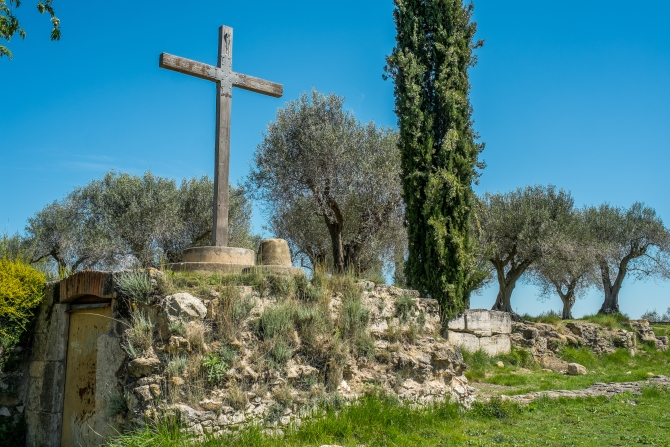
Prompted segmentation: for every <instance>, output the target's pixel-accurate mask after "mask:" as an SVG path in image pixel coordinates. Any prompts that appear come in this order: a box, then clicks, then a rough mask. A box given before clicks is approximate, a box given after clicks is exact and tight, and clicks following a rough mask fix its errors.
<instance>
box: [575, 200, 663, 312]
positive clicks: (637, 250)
mask: <svg viewBox="0 0 670 447" xmlns="http://www.w3.org/2000/svg"><path fill="white" fill-rule="evenodd" d="M583 213H584V217H585V219H586V223H587V228H588V231H589V233H590V236H591V238H592V239H593V240H594V241H595V244H596V246H597V247H598V253H597V255H596V258H597V262H598V267H599V270H600V271H599V272H598V273H599V275H598V277H599V281H597V285H598V287H599V288H600V289H601V290H602V291H603V292H604V295H605V296H604V300H603V304H602V306H601V308H600V310H599V311H598V313H601V314H614V313H618V312H619V292H620V290H621V285H622V284H623V281H624V279H625V277H626V276H627V275H633V276H634V277H636V278H637V279H643V278H648V277H656V278H667V277H668V271H670V258H669V257H668V247H670V232H669V231H668V230H667V228H665V226H664V225H663V221H662V220H661V218H660V217H659V216H658V215H657V214H656V211H655V210H654V209H653V208H650V207H648V206H645V205H644V204H643V203H640V202H636V203H634V204H633V205H632V206H631V207H630V208H628V209H625V208H621V207H615V206H612V205H609V204H607V203H605V204H602V205H600V206H598V207H587V208H585V209H584V211H583Z"/></svg>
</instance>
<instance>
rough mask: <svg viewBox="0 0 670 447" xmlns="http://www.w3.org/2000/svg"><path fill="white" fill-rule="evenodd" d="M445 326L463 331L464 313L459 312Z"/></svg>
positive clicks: (452, 329)
mask: <svg viewBox="0 0 670 447" xmlns="http://www.w3.org/2000/svg"><path fill="white" fill-rule="evenodd" d="M447 327H448V328H449V330H451V331H456V332H463V331H465V314H461V315H459V316H458V317H456V318H454V319H453V320H451V321H449V322H448V323H447Z"/></svg>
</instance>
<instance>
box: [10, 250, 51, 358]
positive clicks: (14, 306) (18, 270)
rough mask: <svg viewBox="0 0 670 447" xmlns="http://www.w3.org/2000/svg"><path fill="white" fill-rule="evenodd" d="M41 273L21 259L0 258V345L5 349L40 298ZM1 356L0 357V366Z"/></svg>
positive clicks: (16, 339)
mask: <svg viewBox="0 0 670 447" xmlns="http://www.w3.org/2000/svg"><path fill="white" fill-rule="evenodd" d="M45 280H46V278H45V276H44V275H43V274H42V273H40V272H38V271H37V270H35V269H34V268H32V267H30V266H29V265H27V264H24V263H23V262H21V261H10V260H9V259H6V258H3V259H0V344H2V347H3V348H4V349H3V350H4V352H9V351H10V350H11V348H12V347H14V346H15V345H16V344H17V343H18V342H19V340H20V338H21V336H22V335H23V334H24V333H25V331H26V329H27V328H28V327H29V325H30V322H31V320H32V318H33V315H34V310H35V308H36V307H37V306H38V305H39V304H40V302H41V301H42V299H43V298H44V283H45ZM3 363H4V359H2V358H0V367H2V365H3Z"/></svg>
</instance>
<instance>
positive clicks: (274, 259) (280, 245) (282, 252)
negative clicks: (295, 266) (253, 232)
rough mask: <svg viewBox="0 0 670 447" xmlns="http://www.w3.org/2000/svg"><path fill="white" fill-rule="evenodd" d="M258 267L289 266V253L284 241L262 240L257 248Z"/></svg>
mask: <svg viewBox="0 0 670 447" xmlns="http://www.w3.org/2000/svg"><path fill="white" fill-rule="evenodd" d="M258 264H259V265H280V266H287V267H290V266H291V252H290V251H289V249H288V243H287V242H286V241H285V240H284V239H263V240H262V241H261V245H260V247H259V248H258Z"/></svg>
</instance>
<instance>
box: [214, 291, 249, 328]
mask: <svg viewBox="0 0 670 447" xmlns="http://www.w3.org/2000/svg"><path fill="white" fill-rule="evenodd" d="M254 304H255V301H254V298H253V297H251V296H246V297H242V296H241V294H240V292H239V290H238V288H237V286H226V287H224V288H223V289H222V290H221V297H220V298H219V306H218V309H217V312H216V327H217V331H218V334H219V337H220V338H222V339H223V340H226V341H232V340H234V339H236V338H237V335H238V332H239V330H240V327H241V325H242V323H243V321H244V320H245V319H246V318H247V317H248V316H249V314H250V313H251V310H252V309H253V308H254Z"/></svg>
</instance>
